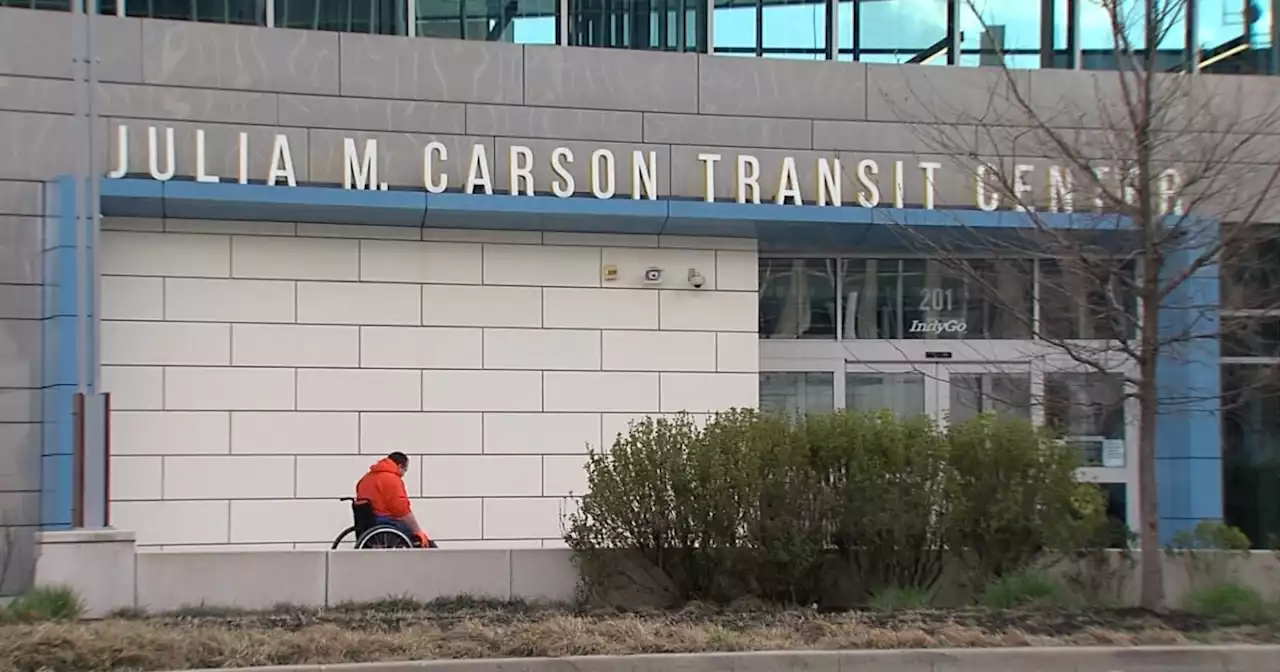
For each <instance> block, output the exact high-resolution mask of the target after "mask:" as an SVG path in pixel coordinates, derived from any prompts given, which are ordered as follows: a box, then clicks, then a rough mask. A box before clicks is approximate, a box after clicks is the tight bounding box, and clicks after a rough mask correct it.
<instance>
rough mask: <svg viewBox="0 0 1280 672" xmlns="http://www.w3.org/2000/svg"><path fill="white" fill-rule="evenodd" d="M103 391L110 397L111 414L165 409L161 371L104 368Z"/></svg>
mask: <svg viewBox="0 0 1280 672" xmlns="http://www.w3.org/2000/svg"><path fill="white" fill-rule="evenodd" d="M102 391H103V392H110V393H111V410H112V412H115V411H127V410H151V409H160V408H164V369H163V368H162V367H159V366H103V367H102Z"/></svg>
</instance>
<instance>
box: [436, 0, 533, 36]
mask: <svg viewBox="0 0 1280 672" xmlns="http://www.w3.org/2000/svg"><path fill="white" fill-rule="evenodd" d="M413 2H414V12H415V13H414V23H415V24H416V31H417V32H416V33H415V34H416V35H417V36H418V37H446V38H455V39H465V40H483V41H488V42H514V43H519V44H555V43H556V7H557V4H558V3H557V1H556V0H506V1H504V2H490V1H488V0H413Z"/></svg>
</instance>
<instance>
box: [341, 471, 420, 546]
mask: <svg viewBox="0 0 1280 672" xmlns="http://www.w3.org/2000/svg"><path fill="white" fill-rule="evenodd" d="M408 470H409V457H408V456H407V455H405V454H404V453H401V452H399V451H396V452H394V453H391V454H390V455H388V456H386V457H384V458H382V459H381V460H378V461H377V462H375V463H374V464H373V466H372V467H369V473H367V474H365V475H364V476H363V477H361V478H360V480H359V481H358V482H356V499H357V500H365V501H367V502H369V505H370V506H372V507H373V515H374V516H376V517H377V520H378V522H379V523H381V524H386V525H394V526H395V527H396V528H397V529H399V530H400V531H401V532H404V533H405V534H406V535H408V536H409V538H410V539H411V540H416V542H417V543H418V545H420V546H421V547H422V548H435V547H436V545H435V542H433V541H431V539H430V538H428V537H427V533H426V532H424V531H423V529H422V526H421V525H419V524H418V519H417V518H416V517H414V515H413V509H412V507H411V506H410V504H409V493H407V492H405V489H404V474H405V472H407V471H408Z"/></svg>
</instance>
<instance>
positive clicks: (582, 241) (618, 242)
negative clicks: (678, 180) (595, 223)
mask: <svg viewBox="0 0 1280 672" xmlns="http://www.w3.org/2000/svg"><path fill="white" fill-rule="evenodd" d="M542 242H543V243H546V244H547V245H581V246H586V247H657V246H658V236H656V235H653V234H647V233H567V232H562V231H546V232H544V233H543V234H542ZM606 263H607V262H606Z"/></svg>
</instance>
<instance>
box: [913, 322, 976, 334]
mask: <svg viewBox="0 0 1280 672" xmlns="http://www.w3.org/2000/svg"><path fill="white" fill-rule="evenodd" d="M968 328H969V325H968V324H966V323H965V321H964V320H912V321H911V330H910V331H911V333H913V334H941V333H944V332H946V333H954V334H963V333H964V332H965V330H967V329H968Z"/></svg>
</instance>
